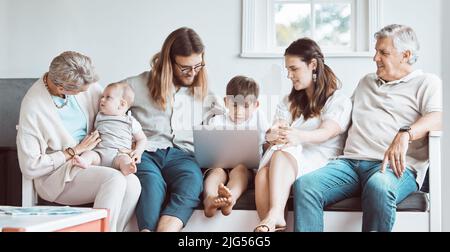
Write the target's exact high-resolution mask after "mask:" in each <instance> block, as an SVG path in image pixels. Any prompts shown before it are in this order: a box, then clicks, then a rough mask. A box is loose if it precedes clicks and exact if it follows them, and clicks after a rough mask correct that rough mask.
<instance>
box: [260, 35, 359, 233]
mask: <svg viewBox="0 0 450 252" xmlns="http://www.w3.org/2000/svg"><path fill="white" fill-rule="evenodd" d="M284 57H285V66H286V69H287V71H288V78H289V79H290V80H291V81H292V85H293V88H292V91H291V93H290V94H289V95H288V96H286V97H285V98H284V99H283V101H282V102H281V103H280V104H279V105H278V107H277V111H276V114H275V120H274V124H273V126H272V127H271V129H269V131H268V132H267V133H266V140H267V142H268V143H269V144H270V148H269V150H268V151H267V152H266V153H265V155H264V156H263V158H262V160H261V162H260V169H259V170H258V173H257V175H256V179H255V197H256V208H257V211H258V215H259V217H260V219H261V222H260V224H259V225H258V226H256V228H255V230H254V231H256V232H273V231H279V230H284V229H286V220H285V217H284V209H285V206H286V202H287V200H288V198H289V192H290V189H291V186H292V184H293V183H294V181H295V180H296V178H298V177H299V176H301V175H304V174H306V173H309V172H311V171H313V170H316V169H318V168H320V167H322V166H323V165H325V164H326V163H327V161H328V160H329V159H330V158H333V157H337V156H338V155H340V154H341V152H342V148H343V146H344V141H345V132H346V131H347V128H348V126H349V122H350V114H351V110H352V103H351V101H350V99H349V98H348V97H346V96H344V95H343V94H342V93H341V92H340V91H337V90H338V88H339V80H338V79H337V77H336V75H335V74H334V73H333V71H332V70H331V69H330V68H329V67H328V66H327V65H326V64H325V62H324V56H323V54H322V52H321V50H320V47H319V46H318V45H317V43H316V42H314V41H313V40H311V39H308V38H302V39H298V40H296V41H294V42H293V43H292V44H291V45H290V46H289V47H288V48H287V49H286V51H285V54H284Z"/></svg>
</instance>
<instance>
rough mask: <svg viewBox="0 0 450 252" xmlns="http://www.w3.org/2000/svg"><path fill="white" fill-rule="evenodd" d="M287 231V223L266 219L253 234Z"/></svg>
mask: <svg viewBox="0 0 450 252" xmlns="http://www.w3.org/2000/svg"><path fill="white" fill-rule="evenodd" d="M284 230H286V221H285V220H282V221H278V222H277V221H275V220H274V219H270V218H269V217H266V218H265V219H264V220H262V221H261V222H260V223H259V224H258V225H257V226H256V227H255V229H254V230H253V232H280V231H284Z"/></svg>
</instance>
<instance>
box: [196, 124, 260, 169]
mask: <svg viewBox="0 0 450 252" xmlns="http://www.w3.org/2000/svg"><path fill="white" fill-rule="evenodd" d="M194 148H195V158H196V159H197V162H198V164H199V165H200V167H202V168H214V167H221V168H233V167H235V166H236V165H238V164H244V165H245V166H246V167H247V168H253V169H257V168H258V165H259V160H260V154H259V148H260V146H259V141H258V130H248V129H245V130H244V129H242V130H241V129H215V128H212V127H209V126H202V127H195V128H194Z"/></svg>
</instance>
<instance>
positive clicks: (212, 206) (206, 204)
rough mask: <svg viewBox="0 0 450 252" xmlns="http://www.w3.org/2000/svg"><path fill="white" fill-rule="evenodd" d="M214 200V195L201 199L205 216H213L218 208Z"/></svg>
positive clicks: (215, 198)
mask: <svg viewBox="0 0 450 252" xmlns="http://www.w3.org/2000/svg"><path fill="white" fill-rule="evenodd" d="M216 200H217V197H216V196H207V197H206V198H205V199H204V200H203V212H204V213H205V216H206V217H213V216H214V215H215V214H216V211H217V209H218V208H219V206H218V205H217V203H216Z"/></svg>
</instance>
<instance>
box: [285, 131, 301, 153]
mask: <svg viewBox="0 0 450 252" xmlns="http://www.w3.org/2000/svg"><path fill="white" fill-rule="evenodd" d="M280 140H281V141H283V142H285V143H286V144H285V145H284V146H283V147H282V148H283V149H284V148H287V147H291V146H296V145H299V144H300V143H301V142H302V138H301V131H300V130H298V129H296V128H292V127H281V128H280Z"/></svg>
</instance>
